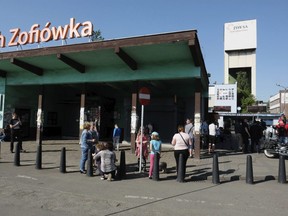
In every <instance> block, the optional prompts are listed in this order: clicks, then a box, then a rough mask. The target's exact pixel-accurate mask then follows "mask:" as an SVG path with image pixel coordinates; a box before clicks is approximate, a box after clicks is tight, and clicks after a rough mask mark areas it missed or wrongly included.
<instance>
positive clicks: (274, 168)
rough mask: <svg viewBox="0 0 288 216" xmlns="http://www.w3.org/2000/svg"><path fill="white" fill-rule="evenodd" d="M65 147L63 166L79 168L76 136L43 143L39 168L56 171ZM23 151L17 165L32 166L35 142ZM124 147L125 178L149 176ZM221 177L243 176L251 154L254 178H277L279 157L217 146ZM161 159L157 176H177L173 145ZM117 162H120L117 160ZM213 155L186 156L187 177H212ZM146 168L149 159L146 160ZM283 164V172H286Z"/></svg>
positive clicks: (6, 156)
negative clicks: (164, 170)
mask: <svg viewBox="0 0 288 216" xmlns="http://www.w3.org/2000/svg"><path fill="white" fill-rule="evenodd" d="M63 147H65V148H66V167H67V168H66V170H67V172H68V173H69V172H78V170H79V161H80V155H81V152H80V146H79V144H78V141H77V140H49V141H43V144H42V169H51V170H53V169H54V170H55V172H58V170H59V166H60V159H61V149H62V148H63ZM23 148H24V149H26V151H27V152H26V153H21V154H20V166H32V167H33V166H34V165H35V161H36V153H37V145H36V142H35V141H27V142H24V143H23ZM1 150H2V151H1V159H0V163H1V166H3V165H5V164H9V165H10V164H13V162H14V154H11V153H10V152H9V143H8V142H4V143H2V149H1ZM121 150H124V151H125V159H126V170H127V172H126V178H133V176H137V175H139V176H143V177H145V176H148V173H139V170H138V168H137V163H136V162H137V158H136V156H135V155H134V154H132V153H131V150H130V147H129V144H128V143H126V144H124V143H123V144H121V146H120V151H121ZM216 152H217V154H218V164H219V177H220V181H235V180H245V179H246V165H247V156H248V155H251V157H252V167H253V177H254V180H255V181H265V180H273V179H275V180H277V179H278V168H279V159H268V158H266V157H265V155H264V154H263V153H260V154H257V153H254V154H242V153H241V152H232V151H226V150H222V149H221V150H217V149H216ZM116 155H117V158H118V159H120V152H117V151H116ZM160 161H164V162H166V163H167V173H161V174H160V179H166V180H169V179H174V178H176V170H175V164H176V163H175V159H174V155H173V147H172V146H171V145H170V144H163V146H162V153H161V159H160ZM118 164H119V163H118ZM212 165H213V155H212V154H211V155H209V154H207V153H206V152H205V151H201V159H200V160H199V159H194V158H192V159H191V158H189V159H188V162H187V168H186V177H185V180H186V181H200V180H207V181H210V180H211V176H212ZM147 166H148V168H149V160H148V163H147ZM287 170H288V169H287V166H286V172H287Z"/></svg>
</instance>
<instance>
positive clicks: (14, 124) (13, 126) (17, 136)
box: [9, 112, 25, 153]
mask: <svg viewBox="0 0 288 216" xmlns="http://www.w3.org/2000/svg"><path fill="white" fill-rule="evenodd" d="M9 126H10V130H11V140H10V152H11V153H13V152H14V142H15V141H16V140H17V142H18V145H19V149H20V151H21V152H25V150H23V147H22V134H21V126H22V123H21V121H20V118H19V117H18V115H17V113H15V112H13V113H12V119H11V120H10V124H9Z"/></svg>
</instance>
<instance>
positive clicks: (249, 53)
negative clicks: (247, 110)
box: [224, 20, 257, 97]
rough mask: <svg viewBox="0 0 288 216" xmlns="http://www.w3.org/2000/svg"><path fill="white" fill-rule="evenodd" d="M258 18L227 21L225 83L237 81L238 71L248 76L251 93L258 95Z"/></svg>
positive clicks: (225, 33)
mask: <svg viewBox="0 0 288 216" xmlns="http://www.w3.org/2000/svg"><path fill="white" fill-rule="evenodd" d="M256 48H257V26H256V20H246V21H240V22H231V23H225V25H224V83H225V84H233V83H235V82H237V80H236V78H237V76H238V73H240V72H242V73H244V74H245V76H246V77H247V80H248V82H249V85H250V89H251V93H252V94H253V95H254V96H255V97H256Z"/></svg>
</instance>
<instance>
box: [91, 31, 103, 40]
mask: <svg viewBox="0 0 288 216" xmlns="http://www.w3.org/2000/svg"><path fill="white" fill-rule="evenodd" d="M103 40H104V38H103V37H102V35H101V31H100V29H98V30H97V31H93V32H92V35H91V41H103Z"/></svg>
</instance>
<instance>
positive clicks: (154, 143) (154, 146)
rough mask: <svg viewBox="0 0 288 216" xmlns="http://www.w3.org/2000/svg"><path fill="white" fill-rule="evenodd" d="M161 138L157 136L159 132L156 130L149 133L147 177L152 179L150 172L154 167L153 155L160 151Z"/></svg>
mask: <svg viewBox="0 0 288 216" xmlns="http://www.w3.org/2000/svg"><path fill="white" fill-rule="evenodd" d="M161 144H162V142H161V140H160V138H159V134H158V133H157V132H155V131H154V132H153V133H152V134H151V141H150V168H149V179H152V173H153V168H154V158H155V155H157V154H159V158H160V153H161Z"/></svg>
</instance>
